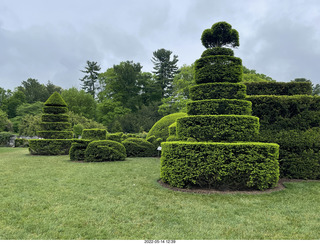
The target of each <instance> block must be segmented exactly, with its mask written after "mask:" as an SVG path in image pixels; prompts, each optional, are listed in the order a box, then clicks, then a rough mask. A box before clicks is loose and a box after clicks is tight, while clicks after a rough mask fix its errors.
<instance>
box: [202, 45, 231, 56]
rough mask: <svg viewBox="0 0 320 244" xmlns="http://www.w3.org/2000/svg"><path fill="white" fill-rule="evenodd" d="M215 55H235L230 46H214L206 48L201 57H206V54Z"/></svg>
mask: <svg viewBox="0 0 320 244" xmlns="http://www.w3.org/2000/svg"><path fill="white" fill-rule="evenodd" d="M215 55H227V56H234V52H233V50H232V49H230V48H225V47H213V48H208V49H206V50H205V51H204V52H203V53H202V55H201V57H202V58H203V57H206V56H215Z"/></svg>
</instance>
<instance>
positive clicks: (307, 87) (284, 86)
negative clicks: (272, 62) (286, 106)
mask: <svg viewBox="0 0 320 244" xmlns="http://www.w3.org/2000/svg"><path fill="white" fill-rule="evenodd" d="M245 85H246V86H247V94H248V95H289V96H290V95H312V83H311V82H250V83H245Z"/></svg>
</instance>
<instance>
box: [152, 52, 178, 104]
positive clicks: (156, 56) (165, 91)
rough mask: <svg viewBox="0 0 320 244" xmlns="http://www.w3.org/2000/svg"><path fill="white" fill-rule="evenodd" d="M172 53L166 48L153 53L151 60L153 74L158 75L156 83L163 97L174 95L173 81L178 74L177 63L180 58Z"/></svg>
mask: <svg viewBox="0 0 320 244" xmlns="http://www.w3.org/2000/svg"><path fill="white" fill-rule="evenodd" d="M171 54H172V52H171V51H169V50H166V49H164V48H162V49H158V50H157V51H155V52H153V57H152V59H151V61H152V63H153V64H154V67H153V69H154V71H153V73H154V74H155V75H156V81H157V83H158V84H159V85H160V87H161V97H162V98H163V97H169V96H171V94H172V81H173V78H174V76H175V75H176V74H177V73H178V66H177V62H178V61H179V60H178V56H177V55H173V58H172V59H171Z"/></svg>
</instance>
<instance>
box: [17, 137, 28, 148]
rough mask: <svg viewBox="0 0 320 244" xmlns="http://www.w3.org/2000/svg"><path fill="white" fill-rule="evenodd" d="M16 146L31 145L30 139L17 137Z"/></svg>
mask: <svg viewBox="0 0 320 244" xmlns="http://www.w3.org/2000/svg"><path fill="white" fill-rule="evenodd" d="M14 146H15V147H29V140H28V139H24V138H17V139H15V141H14Z"/></svg>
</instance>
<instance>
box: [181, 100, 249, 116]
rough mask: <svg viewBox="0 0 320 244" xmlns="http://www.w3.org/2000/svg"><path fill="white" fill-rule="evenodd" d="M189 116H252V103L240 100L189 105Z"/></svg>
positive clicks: (197, 102)
mask: <svg viewBox="0 0 320 244" xmlns="http://www.w3.org/2000/svg"><path fill="white" fill-rule="evenodd" d="M187 113H188V115H206V114H207V115H209V114H237V115H251V113H252V108H251V102H250V101H245V100H239V99H211V100H198V101H192V102H189V103H188V104H187Z"/></svg>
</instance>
